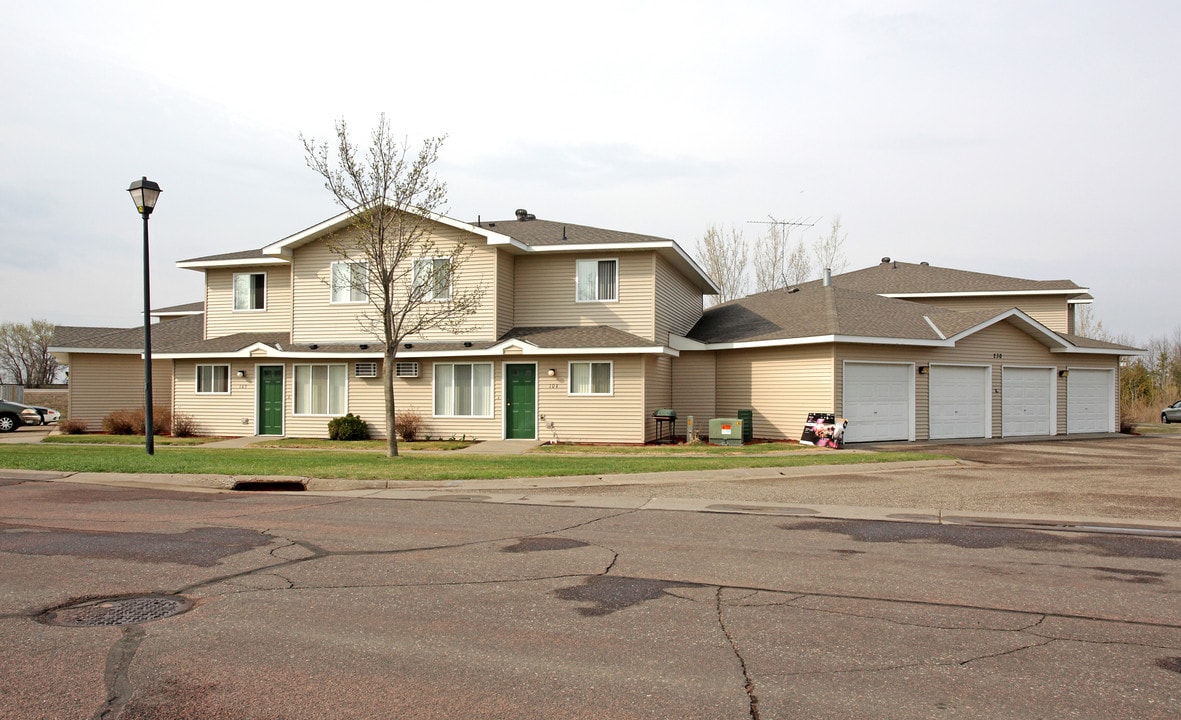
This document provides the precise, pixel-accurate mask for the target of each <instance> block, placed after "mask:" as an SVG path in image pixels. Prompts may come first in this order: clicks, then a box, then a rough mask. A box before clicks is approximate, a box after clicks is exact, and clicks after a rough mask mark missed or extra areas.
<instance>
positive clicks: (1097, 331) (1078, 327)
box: [1074, 305, 1130, 344]
mask: <svg viewBox="0 0 1181 720" xmlns="http://www.w3.org/2000/svg"><path fill="white" fill-rule="evenodd" d="M1074 334H1075V335H1081V336H1083V337H1088V338H1094V339H1095V340H1106V341H1111V334H1110V333H1108V332H1107V330H1105V329H1104V328H1103V321H1102V320H1100V319H1099V317H1098V316H1097V315H1096V314H1095V308H1094V306H1093V305H1075V306H1074ZM1129 344H1130V343H1129Z"/></svg>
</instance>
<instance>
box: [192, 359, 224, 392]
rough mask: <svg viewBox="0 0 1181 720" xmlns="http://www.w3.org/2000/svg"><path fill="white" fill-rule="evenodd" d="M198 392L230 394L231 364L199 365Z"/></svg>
mask: <svg viewBox="0 0 1181 720" xmlns="http://www.w3.org/2000/svg"><path fill="white" fill-rule="evenodd" d="M197 394H198V395H229V394H230V366H229V365H198V366H197Z"/></svg>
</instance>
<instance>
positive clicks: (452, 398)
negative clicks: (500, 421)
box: [435, 363, 492, 417]
mask: <svg viewBox="0 0 1181 720" xmlns="http://www.w3.org/2000/svg"><path fill="white" fill-rule="evenodd" d="M435 415H436V416H441V417H492V364H491V363H454V364H444V363H437V364H436V365H435Z"/></svg>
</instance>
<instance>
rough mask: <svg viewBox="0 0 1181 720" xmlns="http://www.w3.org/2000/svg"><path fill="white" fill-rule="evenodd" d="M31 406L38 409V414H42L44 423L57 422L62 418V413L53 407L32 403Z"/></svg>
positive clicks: (42, 422)
mask: <svg viewBox="0 0 1181 720" xmlns="http://www.w3.org/2000/svg"><path fill="white" fill-rule="evenodd" d="M30 407H32V408H33V409H34V410H36V411H37V414H38V415H40V416H41V424H42V425H48V424H49V423H55V422H57V421H58V420H61V419H62V414H61V413H59V412H58V411H57V410H54V409H53V408H47V407H41V406H40V405H31V406H30Z"/></svg>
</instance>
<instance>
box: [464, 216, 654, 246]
mask: <svg viewBox="0 0 1181 720" xmlns="http://www.w3.org/2000/svg"><path fill="white" fill-rule="evenodd" d="M475 224H476V223H474V222H473V223H472V225H475ZM479 227H483V228H487V229H488V230H492V231H493V232H496V233H498V234H500V235H508V236H509V237H511V238H513V239H514V240H519V241H520V242H523V243H525V244H526V245H533V246H535V247H544V246H547V245H613V244H623V243H650V242H660V243H668V242H673V241H672V240H670V239H669V238H663V237H656V236H654V235H641V234H639V233H630V232H621V231H619V230H606V229H604V228H597V227H590V226H588V225H572V224H570V223H564V222H555V221H553V220H525V221H521V220H493V221H488V220H484V221H482V222H481V223H480V225H479Z"/></svg>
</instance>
